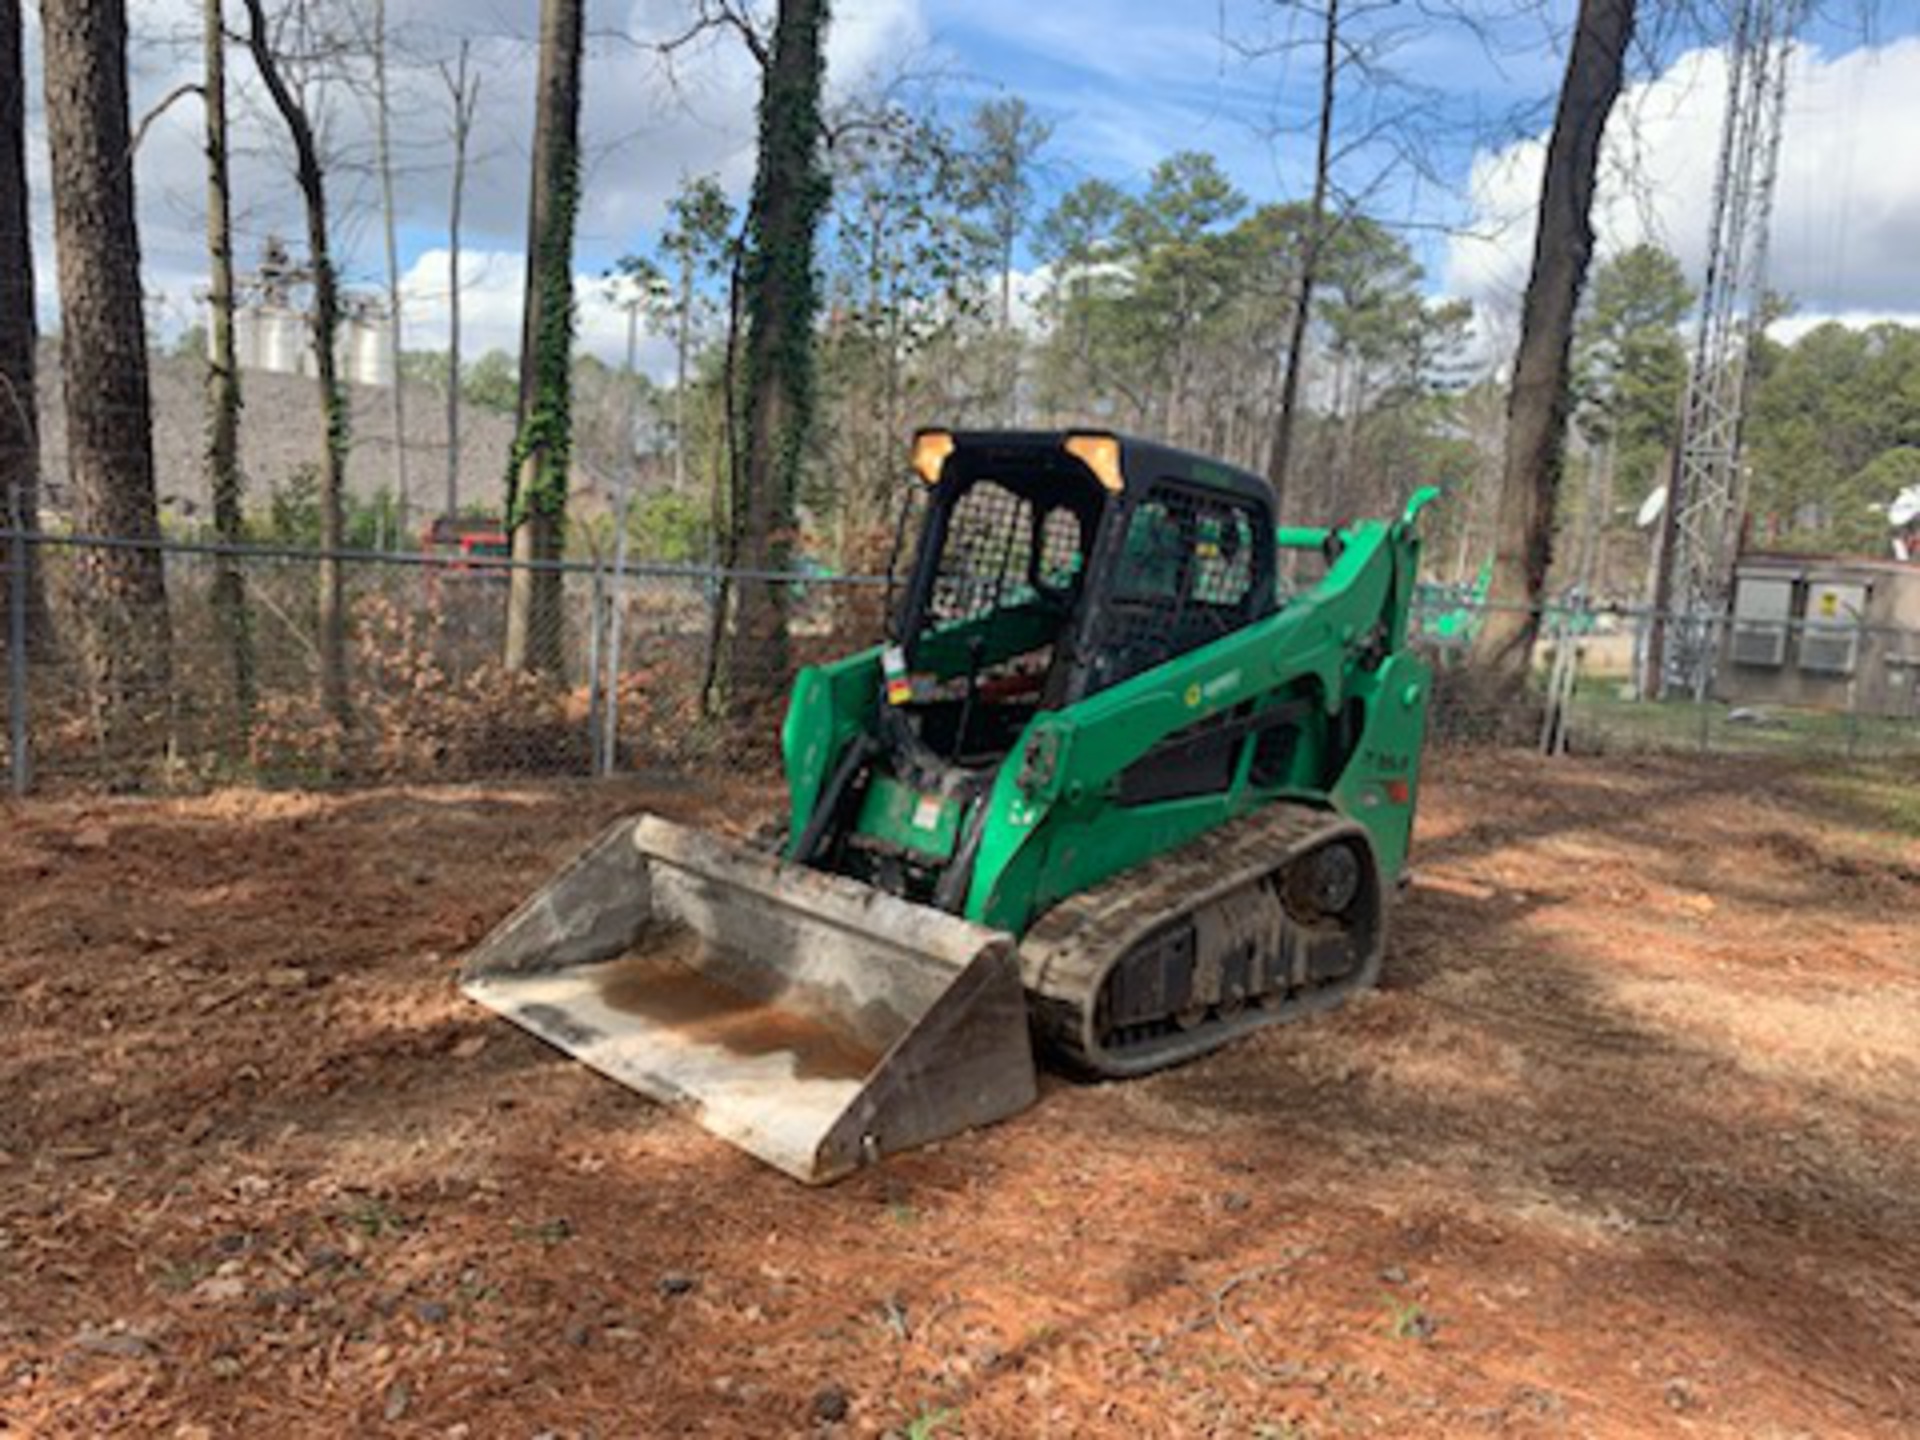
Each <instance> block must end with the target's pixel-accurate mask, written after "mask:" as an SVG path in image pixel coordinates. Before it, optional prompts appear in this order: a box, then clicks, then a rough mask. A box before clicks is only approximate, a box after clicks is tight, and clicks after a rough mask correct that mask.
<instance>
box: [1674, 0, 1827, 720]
mask: <svg viewBox="0 0 1920 1440" xmlns="http://www.w3.org/2000/svg"><path fill="white" fill-rule="evenodd" d="M1805 5H1806V0H1728V8H1729V11H1730V13H1731V18H1732V22H1733V33H1732V35H1731V37H1730V40H1729V44H1728V47H1727V112H1726V119H1725V122H1724V123H1723V125H1722V127H1721V131H1720V161H1719V168H1718V170H1717V171H1716V172H1715V175H1714V182H1713V214H1712V218H1711V221H1710V228H1709V231H1708V236H1707V274H1706V282H1705V284H1704V286H1703V287H1702V290H1701V295H1700V319H1699V331H1698V333H1697V335H1696V336H1695V338H1694V349H1693V360H1692V366H1691V369H1690V371H1689V373H1688V376H1687V394H1686V402H1685V405H1684V406H1683V409H1682V412H1681V424H1680V442H1679V445H1678V446H1677V447H1676V458H1675V464H1674V470H1673V483H1672V485H1671V486H1670V487H1669V490H1668V504H1667V510H1666V517H1665V526H1666V529H1665V534H1664V537H1663V543H1662V562H1663V563H1662V565H1661V569H1660V583H1659V586H1658V589H1657V592H1656V600H1655V605H1656V609H1657V610H1658V611H1660V612H1663V613H1665V614H1667V615H1671V616H1672V617H1673V623H1672V624H1671V625H1665V624H1664V622H1663V621H1661V620H1659V619H1658V618H1656V621H1655V624H1656V625H1657V626H1662V627H1663V628H1664V629H1665V635H1664V637H1662V638H1661V639H1657V640H1656V643H1655V644H1654V645H1652V646H1650V647H1649V651H1650V660H1651V664H1650V666H1649V669H1650V671H1651V672H1652V673H1651V674H1650V675H1649V676H1648V677H1647V678H1648V679H1649V680H1654V681H1657V682H1658V683H1657V684H1649V685H1647V686H1646V687H1645V692H1644V693H1652V692H1653V691H1654V690H1656V689H1657V690H1660V691H1662V692H1663V693H1669V694H1671V693H1681V692H1684V693H1689V694H1695V695H1704V694H1705V693H1706V691H1707V689H1708V688H1709V687H1710V686H1711V684H1712V680H1713V665H1714V658H1715V657H1714V653H1713V652H1714V649H1715V645H1714V638H1715V635H1716V633H1717V631H1718V627H1719V622H1720V619H1721V617H1722V616H1724V615H1725V613H1726V610H1727V598H1728V597H1727V591H1728V588H1729V585H1730V583H1731V579H1732V571H1733V561H1734V552H1735V549H1736V548H1737V546H1738V544H1739V535H1740V522H1741V516H1742V515H1743V514H1744V513H1745V509H1746V498H1747V496H1746V483H1745V473H1744V470H1743V468H1742V466H1741V463H1740V437H1741V429H1742V425H1743V422H1744V420H1745V418H1746V408H1747V391H1748V372H1749V361H1750V359H1751V357H1752V353H1753V348H1754V345H1755V343H1756V342H1757V341H1758V339H1759V337H1760V332H1761V330H1762V328H1763V327H1764V325H1765V323H1766V316H1765V314H1764V313H1763V311H1764V308H1765V301H1766V279H1767V241H1768V234H1769V231H1770V229H1771V222H1772V217H1773V191H1774V178H1775V175H1776V174H1777V172H1778V170H1779V161H1780V131H1781V121H1782V117H1783V115H1784V113H1785V110H1786V95H1787V58H1788V54H1789V52H1790V50H1791V48H1792V42H1793V33H1794V30H1795V29H1796V27H1797V26H1798V25H1799V22H1800V17H1801V13H1802V11H1803V10H1804V8H1805ZM1658 634H1659V632H1658V631H1656V635H1658Z"/></svg>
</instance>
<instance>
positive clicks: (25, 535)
mask: <svg viewBox="0 0 1920 1440" xmlns="http://www.w3.org/2000/svg"><path fill="white" fill-rule="evenodd" d="M16 539H17V540H20V541H22V542H24V543H26V544H28V545H44V546H48V547H50V548H60V547H64V548H67V549H73V550H154V551H159V552H160V553H161V554H166V555H207V556H214V557H223V558H229V559H236V560H293V561H301V562H308V563H311V562H314V561H319V560H337V561H340V562H341V563H342V564H349V565H398V566H407V567H412V568H414V569H420V570H458V571H473V570H477V569H485V570H531V571H545V572H548V573H554V572H558V573H559V574H563V575H588V576H593V575H597V576H599V577H601V578H602V579H617V578H620V577H624V578H626V579H629V580H704V579H708V578H710V577H716V576H725V577H726V578H728V579H730V580H761V581H766V582H768V583H770V584H780V583H785V584H794V585H852V586H869V587H871V586H884V585H886V584H888V583H889V582H888V579H887V577H886V576H885V575H822V574H807V573H804V572H801V571H797V570H755V569H750V568H747V567H743V566H742V567H736V566H725V565H718V566H716V565H692V564H677V563H672V562H667V561H657V560H656V561H634V560H628V561H627V562H625V564H624V565H619V566H616V564H615V562H614V561H613V560H611V559H608V560H516V559H514V558H513V557H511V556H507V555H480V556H475V555H425V554H417V553H415V552H413V551H411V550H355V549H341V550H321V549H318V548H309V547H307V546H302V545H255V544H248V545H231V544H227V543H225V542H223V541H217V540H170V539H167V538H165V537H162V536H146V537H138V536H127V535H89V534H83V533H78V532H74V533H66V534H56V533H53V532H50V531H44V530H14V529H12V528H11V527H8V526H4V525H0V543H4V542H8V541H12V540H16Z"/></svg>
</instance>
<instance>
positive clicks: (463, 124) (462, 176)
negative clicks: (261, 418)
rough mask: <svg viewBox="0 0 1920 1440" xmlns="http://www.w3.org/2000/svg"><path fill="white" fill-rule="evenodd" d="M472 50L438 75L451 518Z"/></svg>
mask: <svg viewBox="0 0 1920 1440" xmlns="http://www.w3.org/2000/svg"><path fill="white" fill-rule="evenodd" d="M471 50H472V46H471V45H470V43H469V42H468V41H465V40H462V41H461V42H460V59H459V61H458V62H457V64H456V65H455V67H454V69H453V70H452V72H451V73H449V72H448V71H447V70H446V68H445V67H444V66H442V68H441V72H440V73H441V76H442V78H444V79H445V80H446V83H447V92H448V94H449V95H450V96H451V97H452V100H453V194H452V196H451V197H450V198H449V200H448V203H447V505H446V514H447V518H448V519H452V518H453V517H454V516H455V515H458V514H459V513H460V215H461V210H462V208H463V205H464V202H465V200H466V190H467V139H468V137H469V136H470V135H472V133H473V112H474V108H475V107H476V106H477V105H478V104H479V103H480V77H479V76H478V75H474V76H472V77H471V79H469V76H468V70H467V61H468V57H469V55H470V53H471Z"/></svg>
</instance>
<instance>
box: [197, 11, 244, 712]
mask: <svg viewBox="0 0 1920 1440" xmlns="http://www.w3.org/2000/svg"><path fill="white" fill-rule="evenodd" d="M201 18H202V34H201V42H202V49H203V66H204V75H203V79H202V88H203V90H204V91H205V100H206V117H207V268H208V271H209V273H210V283H209V287H208V289H209V294H208V308H209V310H210V311H211V321H212V330H211V334H210V337H209V344H208V352H209V353H208V355H207V459H206V464H207V489H208V491H209V492H210V493H211V494H212V496H213V525H214V529H215V531H216V532H217V533H218V534H219V536H220V540H221V542H222V543H223V544H227V545H238V544H239V543H240V542H241V541H242V540H243V539H244V538H245V536H244V535H243V534H242V517H241V480H240V367H239V364H238V361H237V359H236V357H235V354H234V336H233V224H232V218H231V217H232V203H231V193H230V189H229V182H228V166H227V52H226V31H225V27H224V25H223V23H222V16H221V8H220V0H203V3H202V5H201ZM213 613H214V619H215V623H216V624H217V626H218V627H219V630H220V637H221V643H222V648H224V649H225V651H226V653H227V665H228V668H229V670H230V671H231V674H230V675H229V677H228V679H229V682H230V684H231V686H232V694H233V707H234V722H235V725H236V726H237V727H238V729H239V731H240V733H241V734H242V735H244V734H245V733H246V731H247V729H248V728H249V727H250V726H251V724H252V721H253V707H254V701H255V699H256V698H257V695H256V683H255V677H254V654H253V626H252V618H251V617H250V616H249V614H248V613H247V581H246V575H245V573H244V572H243V571H242V570H241V568H240V562H239V560H238V559H237V558H235V557H234V556H232V555H222V556H220V557H219V558H218V559H217V560H216V561H215V562H214V572H213Z"/></svg>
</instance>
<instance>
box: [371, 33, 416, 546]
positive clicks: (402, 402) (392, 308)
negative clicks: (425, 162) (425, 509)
mask: <svg viewBox="0 0 1920 1440" xmlns="http://www.w3.org/2000/svg"><path fill="white" fill-rule="evenodd" d="M371 38H372V42H373V106H374V149H375V151H376V156H375V163H376V164H378V166H379V167H380V213H381V220H382V222H383V226H384V229H385V230H386V249H387V356H388V362H389V367H390V368H391V369H392V371H393V389H392V392H391V401H392V404H391V413H392V416H393V494H394V501H395V503H396V505H397V506H398V507H399V511H400V532H401V534H403V535H404V534H406V533H407V528H408V526H409V525H410V524H411V523H412V522H411V514H412V509H413V505H412V494H411V491H410V490H409V489H408V486H407V387H406V384H405V383H404V381H403V380H402V378H401V374H400V358H401V354H402V352H403V349H404V337H403V335H402V333H401V323H400V321H401V315H400V241H399V238H398V235H397V234H396V224H395V218H394V203H393V137H392V132H391V124H390V119H391V117H390V111H391V108H392V107H391V106H390V105H389V103H388V98H387V0H373V35H372V37H371Z"/></svg>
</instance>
